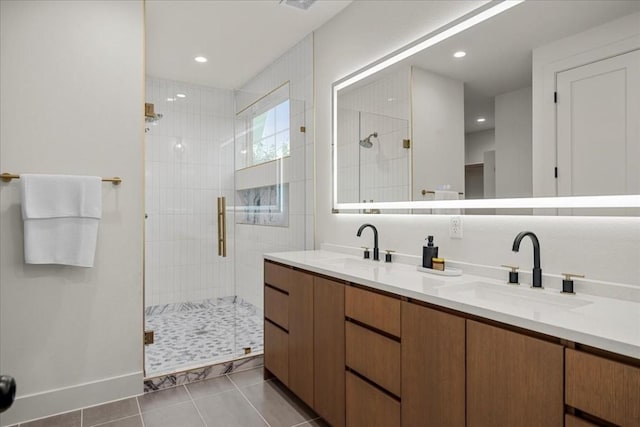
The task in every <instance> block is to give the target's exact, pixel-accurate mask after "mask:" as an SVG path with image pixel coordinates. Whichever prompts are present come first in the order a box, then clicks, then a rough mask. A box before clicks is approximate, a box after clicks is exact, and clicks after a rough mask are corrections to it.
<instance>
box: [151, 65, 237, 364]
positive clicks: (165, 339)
mask: <svg viewBox="0 0 640 427" xmlns="http://www.w3.org/2000/svg"><path fill="white" fill-rule="evenodd" d="M146 94H147V102H150V103H153V104H154V109H155V112H156V113H159V114H161V115H162V116H161V118H160V119H159V120H156V121H155V122H153V123H148V124H147V128H148V131H147V132H146V138H145V146H146V159H145V163H146V168H145V173H146V188H145V190H146V191H145V199H146V213H147V219H146V237H145V330H149V331H153V335H154V343H153V344H149V345H146V346H145V376H146V377H158V376H163V375H165V374H171V373H175V372H179V371H185V370H189V369H192V368H197V367H201V366H206V365H211V364H216V363H220V362H224V361H228V360H231V359H233V358H234V357H236V343H235V324H236V290H235V274H234V271H233V270H234V254H235V249H234V244H233V239H234V226H233V221H232V220H231V221H229V220H228V218H233V214H232V213H233V210H232V209H233V203H231V207H229V205H228V204H227V206H226V209H222V212H223V213H225V214H226V218H227V221H226V224H224V226H223V227H222V228H219V221H224V219H225V218H224V216H221V215H218V203H217V200H218V198H221V197H224V198H225V200H227V201H229V200H233V195H234V176H233V175H234V167H233V164H234V163H233V158H234V132H233V120H234V119H233V103H234V99H233V92H232V91H229V90H219V89H210V88H205V87H202V86H196V85H191V84H186V83H176V82H172V81H167V80H162V79H155V78H147V91H146ZM177 94H181V95H183V96H181V97H179V96H177ZM229 212H231V215H229ZM223 230H224V233H222V231H223ZM221 237H224V242H225V245H226V254H224V255H226V256H223V254H222V253H220V254H219V253H218V245H219V238H221Z"/></svg>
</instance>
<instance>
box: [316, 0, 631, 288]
mask: <svg viewBox="0 0 640 427" xmlns="http://www.w3.org/2000/svg"><path fill="white" fill-rule="evenodd" d="M480 4H481V2H404V1H376V2H354V3H352V4H351V5H350V6H348V7H347V8H346V9H345V10H344V11H343V12H342V13H341V14H340V15H338V16H337V17H336V18H334V19H333V20H332V21H330V22H329V23H327V24H326V25H324V26H323V27H321V28H320V29H319V30H317V32H316V33H315V65H316V68H315V82H316V83H315V88H316V155H317V162H316V182H317V186H316V199H317V208H316V224H317V225H316V242H317V243H316V247H319V245H320V244H321V243H323V242H329V243H336V244H343V245H349V246H354V247H358V246H361V245H364V244H370V243H371V242H370V241H369V240H368V238H366V237H362V238H358V237H356V231H357V229H358V226H359V225H361V224H362V223H363V222H373V224H375V225H376V226H377V227H378V230H379V232H380V247H381V248H390V249H396V250H398V251H400V252H403V253H409V254H413V255H419V254H420V247H421V242H422V240H423V239H424V237H425V236H426V235H427V234H434V235H435V238H436V242H437V244H439V246H440V253H441V254H442V256H444V257H445V258H448V259H453V260H460V261H469V262H475V263H480V264H487V265H493V266H498V265H500V264H510V263H515V264H516V265H520V266H522V268H523V269H525V270H526V269H529V268H530V267H531V265H532V258H533V257H532V254H531V251H530V248H531V247H530V246H523V247H522V250H521V251H520V252H519V253H513V252H512V251H511V245H512V242H513V239H514V237H515V236H516V234H517V233H518V232H519V231H522V230H525V229H526V230H531V231H534V232H535V233H537V235H538V237H539V238H540V244H541V248H542V268H543V271H544V272H545V273H555V274H558V273H561V272H564V271H574V272H577V273H584V274H586V275H587V276H588V277H589V278H591V279H594V280H605V281H613V282H620V283H627V284H630V285H634V286H640V262H638V260H639V259H640V219H638V218H606V217H605V218H584V217H583V218H575V217H574V218H558V217H533V216H526V217H524V216H519V217H515V216H510V217H508V216H500V217H491V216H479V217H475V216H466V217H464V239H462V240H452V239H449V238H448V225H449V218H448V217H447V216H435V215H434V216H427V215H413V216H410V215H395V216H394V215H376V216H375V217H373V216H371V215H356V214H338V215H336V214H331V150H330V147H331V145H330V144H331V90H330V89H331V83H332V82H333V81H335V80H338V79H340V78H342V77H344V76H345V75H347V74H350V73H352V72H353V71H355V70H357V69H359V68H361V67H363V66H365V65H367V64H369V63H371V62H373V61H374V60H376V59H378V58H380V57H382V56H384V55H386V54H388V53H390V52H392V51H393V50H395V49H397V48H399V47H401V46H403V45H405V44H406V43H408V42H410V41H412V40H414V39H416V38H418V37H419V36H422V35H424V34H427V33H429V32H430V31H433V30H435V29H437V28H438V27H440V26H441V25H444V24H445V23H447V22H449V21H451V20H453V19H455V18H457V17H458V16H460V15H462V14H464V13H466V12H468V11H470V10H471V9H473V8H474V7H477V6H479V5H480ZM363 19H366V21H367V22H368V25H362V22H363ZM363 46H366V48H363ZM603 254H605V256H604V258H603ZM612 263H613V265H612Z"/></svg>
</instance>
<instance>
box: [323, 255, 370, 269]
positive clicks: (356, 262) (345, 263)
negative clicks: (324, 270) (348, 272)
mask: <svg viewBox="0 0 640 427" xmlns="http://www.w3.org/2000/svg"><path fill="white" fill-rule="evenodd" d="M318 262H319V263H322V264H328V265H330V266H331V267H334V268H335V267H341V268H359V269H367V270H370V269H372V268H374V267H378V266H380V262H379V261H372V260H370V259H357V258H330V259H324V260H322V261H318Z"/></svg>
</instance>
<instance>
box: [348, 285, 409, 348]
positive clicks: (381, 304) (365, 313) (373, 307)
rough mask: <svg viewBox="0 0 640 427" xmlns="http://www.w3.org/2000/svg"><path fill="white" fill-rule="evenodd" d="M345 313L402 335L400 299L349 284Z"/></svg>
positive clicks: (370, 324)
mask: <svg viewBox="0 0 640 427" xmlns="http://www.w3.org/2000/svg"><path fill="white" fill-rule="evenodd" d="M345 314H346V316H347V317H350V318H352V319H355V320H357V321H359V322H362V323H365V324H367V325H369V326H372V327H374V328H376V329H380V330H381V331H384V332H387V333H389V334H391V335H394V336H396V337H399V336H400V299H395V298H391V297H388V296H385V295H380V294H377V293H375V292H370V291H365V290H363V289H359V288H355V287H353V286H347V288H346V289H345Z"/></svg>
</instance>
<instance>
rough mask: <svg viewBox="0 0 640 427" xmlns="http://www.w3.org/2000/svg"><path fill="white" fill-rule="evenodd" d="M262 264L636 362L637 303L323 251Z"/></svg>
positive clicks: (639, 349) (282, 255) (639, 354)
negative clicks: (424, 270)
mask: <svg viewBox="0 0 640 427" xmlns="http://www.w3.org/2000/svg"><path fill="white" fill-rule="evenodd" d="M264 258H265V259H267V260H271V261H275V262H279V263H282V264H288V265H291V266H293V267H298V268H300V269H303V270H307V271H311V272H314V273H318V274H323V275H327V276H332V277H335V278H337V279H342V280H346V281H348V282H351V283H357V284H360V285H364V286H368V287H370V288H373V289H378V290H382V291H387V292H391V293H394V294H396V295H400V296H405V297H409V298H412V299H414V300H418V301H423V302H427V303H431V304H435V305H439V306H441V307H446V308H450V309H453V310H457V311H460V312H463V313H468V314H473V315H476V316H480V317H484V318H486V319H491V320H495V321H498V322H503V323H506V324H509V325H513V326H518V327H521V328H525V329H529V330H532V331H535V332H540V333H543V334H547V335H551V336H555V337H558V338H563V339H566V340H569V341H574V342H577V343H581V344H585V345H589V346H592V347H596V348H599V349H602V350H607V351H611V352H613V353H618V354H622V355H625V356H630V357H634V358H640V303H638V302H634V301H625V300H621V299H614V298H605V297H601V296H595V295H589V294H577V295H567V294H561V293H559V292H558V291H557V290H551V289H531V288H530V287H529V286H528V285H519V286H517V285H515V286H514V285H509V284H507V283H506V282H503V281H498V280H495V279H490V278H486V277H481V276H476V275H471V274H463V275H462V276H457V277H445V276H437V275H433V274H430V273H422V272H418V271H417V269H416V267H414V266H410V265H407V264H401V263H384V262H377V261H371V260H363V259H361V258H360V257H356V256H353V255H346V254H343V253H339V252H331V251H325V250H318V251H297V252H278V253H269V254H265V255H264Z"/></svg>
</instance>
